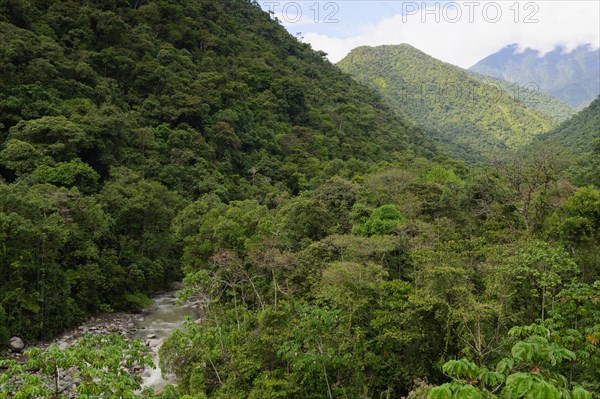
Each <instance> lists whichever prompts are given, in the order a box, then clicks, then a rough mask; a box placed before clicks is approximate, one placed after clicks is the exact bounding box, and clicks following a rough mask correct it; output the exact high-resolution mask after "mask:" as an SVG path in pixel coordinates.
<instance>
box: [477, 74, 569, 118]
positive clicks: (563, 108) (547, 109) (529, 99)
mask: <svg viewBox="0 0 600 399" xmlns="http://www.w3.org/2000/svg"><path fill="white" fill-rule="evenodd" d="M469 72H470V74H471V76H472V77H473V78H475V79H477V80H479V81H480V82H483V83H488V84H491V85H493V86H496V87H498V88H500V89H502V90H504V91H506V93H507V94H508V95H509V96H511V97H513V98H514V99H516V100H519V101H521V102H522V103H523V104H525V105H526V106H527V107H529V108H533V109H537V110H539V111H540V112H542V113H544V114H546V115H548V116H551V117H553V118H554V119H556V120H557V121H558V122H564V121H566V120H567V119H569V118H570V117H572V116H573V115H575V114H576V113H577V110H576V109H575V108H573V107H571V106H570V105H569V104H567V103H565V102H563V101H561V100H559V99H558V98H555V97H552V96H551V95H549V94H546V93H544V92H541V91H539V90H537V88H536V87H534V86H521V85H519V84H517V83H512V82H507V81H506V80H502V79H496V78H493V77H491V76H487V75H482V74H480V73H477V72H471V71H469Z"/></svg>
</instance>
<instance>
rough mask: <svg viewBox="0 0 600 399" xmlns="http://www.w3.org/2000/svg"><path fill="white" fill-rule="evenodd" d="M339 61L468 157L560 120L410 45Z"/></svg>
mask: <svg viewBox="0 0 600 399" xmlns="http://www.w3.org/2000/svg"><path fill="white" fill-rule="evenodd" d="M338 66H339V67H340V69H341V70H342V71H344V72H348V73H350V74H351V75H353V76H354V77H355V78H356V79H357V80H358V81H360V82H364V83H366V84H367V85H369V86H370V87H371V88H373V89H374V90H376V91H378V92H379V93H380V94H381V95H382V96H383V97H384V98H385V99H386V100H387V101H388V103H389V104H390V105H391V106H392V107H394V109H396V110H397V111H398V112H400V113H403V114H405V115H407V117H409V118H410V119H412V120H413V121H414V122H415V123H416V124H418V125H420V126H422V127H423V128H424V129H425V130H427V131H429V132H432V134H433V135H434V137H435V138H436V139H437V140H438V141H439V142H440V144H441V145H442V146H443V147H444V148H445V149H446V150H447V151H449V152H450V153H451V154H452V155H454V156H456V157H460V158H462V159H463V160H469V161H478V160H480V159H481V158H482V154H484V153H486V152H489V151H492V150H494V149H497V148H504V147H518V146H521V145H524V144H527V143H529V142H530V141H531V139H532V137H533V136H535V135H536V134H539V133H543V132H545V131H547V130H549V129H551V128H552V127H554V126H555V125H556V122H555V121H554V120H553V118H550V117H548V116H546V115H544V114H542V113H541V112H539V111H536V110H532V109H529V108H527V107H526V106H525V105H524V104H522V103H521V102H518V101H515V100H514V99H513V98H511V96H509V95H508V94H507V93H506V92H505V91H504V90H502V89H500V88H498V87H496V86H493V85H489V84H484V83H481V82H480V81H478V80H477V79H475V78H473V77H472V76H471V75H470V74H469V73H468V72H466V71H464V70H462V69H461V68H458V67H456V66H454V65H450V64H447V63H444V62H441V61H439V60H436V59H435V58H433V57H430V56H428V55H427V54H425V53H423V52H421V51H419V50H417V49H415V48H413V47H411V46H409V45H406V44H404V45H399V46H379V47H374V48H373V47H359V48H357V49H354V50H353V51H351V52H350V53H349V54H348V56H346V58H344V59H343V60H342V61H340V62H339V63H338Z"/></svg>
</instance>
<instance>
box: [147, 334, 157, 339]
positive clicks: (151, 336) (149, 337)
mask: <svg viewBox="0 0 600 399" xmlns="http://www.w3.org/2000/svg"><path fill="white" fill-rule="evenodd" d="M154 338H156V334H148V335H146V339H154Z"/></svg>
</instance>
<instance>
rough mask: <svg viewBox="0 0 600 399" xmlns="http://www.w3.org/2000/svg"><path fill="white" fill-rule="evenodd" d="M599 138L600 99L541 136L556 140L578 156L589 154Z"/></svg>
mask: <svg viewBox="0 0 600 399" xmlns="http://www.w3.org/2000/svg"><path fill="white" fill-rule="evenodd" d="M599 137H600V97H598V98H596V99H595V100H594V101H593V102H592V103H591V104H590V105H589V106H587V107H586V108H585V109H583V110H582V111H580V112H578V113H577V114H576V115H575V116H573V117H572V118H571V119H569V120H568V121H566V122H564V123H563V124H561V125H560V126H558V127H557V128H555V129H553V130H552V131H550V132H548V133H546V134H544V135H543V136H541V138H553V139H557V140H559V141H560V142H561V143H563V144H564V145H565V146H567V147H570V148H572V149H573V150H574V151H575V152H576V153H578V154H587V153H589V152H590V151H591V149H592V146H591V143H593V142H594V140H595V139H597V138H599Z"/></svg>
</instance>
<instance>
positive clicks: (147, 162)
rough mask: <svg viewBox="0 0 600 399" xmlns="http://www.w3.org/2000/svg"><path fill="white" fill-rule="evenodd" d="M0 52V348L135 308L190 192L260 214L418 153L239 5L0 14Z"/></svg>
mask: <svg viewBox="0 0 600 399" xmlns="http://www.w3.org/2000/svg"><path fill="white" fill-rule="evenodd" d="M0 37H1V38H2V40H1V41H0V59H1V63H0V79H1V83H0V143H1V145H0V175H1V176H2V183H0V193H1V194H0V225H1V226H2V229H1V231H2V233H1V234H0V240H1V242H2V243H1V244H0V248H3V250H2V251H3V252H2V257H1V258H2V259H1V260H0V271H1V273H0V274H1V275H2V276H3V277H4V278H2V281H1V282H0V288H1V289H0V292H1V294H0V321H2V328H0V331H2V332H3V333H2V334H0V337H1V338H2V340H3V339H5V338H6V334H7V329H8V330H9V331H10V332H11V333H12V334H19V335H21V336H23V337H25V338H32V337H46V336H49V335H52V334H54V333H56V332H58V331H60V330H62V329H64V328H66V327H68V326H71V325H73V324H74V323H76V322H77V320H80V319H81V318H82V317H83V316H84V315H85V314H87V313H88V312H96V311H98V310H99V309H110V308H127V307H132V306H133V307H136V306H141V304H143V303H144V297H143V295H141V293H149V292H152V291H153V290H155V289H157V288H159V287H160V286H162V285H163V284H164V283H165V281H168V280H170V279H173V278H176V276H177V275H179V274H180V259H179V258H180V246H179V244H178V243H176V242H174V241H173V237H172V235H171V234H170V226H171V221H172V220H173V218H174V217H175V215H176V214H177V212H178V211H179V210H180V209H181V208H182V207H183V206H184V205H185V204H186V203H187V201H189V200H193V199H196V198H198V197H199V196H201V195H202V194H205V193H213V194H215V193H216V194H217V195H218V196H219V197H220V198H221V199H222V200H226V201H230V200H235V199H251V198H252V199H255V200H258V201H259V202H260V203H263V204H270V206H274V205H275V204H277V203H278V201H280V199H279V198H281V196H285V195H287V194H285V193H288V194H297V193H299V192H301V191H303V190H305V189H307V188H310V187H314V186H315V185H316V184H318V183H319V182H322V181H325V180H326V179H328V178H330V177H331V176H333V175H336V174H342V175H348V176H353V175H354V174H362V173H365V171H366V169H367V168H368V167H369V165H371V164H373V163H375V162H378V161H384V160H387V161H394V160H398V159H403V158H404V157H405V156H412V155H409V154H411V153H414V154H425V153H428V152H429V150H428V149H426V148H425V147H426V146H427V144H426V142H424V141H423V140H422V137H421V133H420V131H419V130H418V129H416V128H414V127H411V126H408V124H407V123H405V122H404V121H402V120H401V119H400V118H398V117H396V116H395V115H394V113H393V112H391V111H390V110H389V109H388V108H387V107H386V106H385V105H383V104H382V103H381V102H380V101H379V100H378V99H377V98H376V97H375V96H373V95H372V94H371V93H370V92H369V90H368V89H366V88H364V87H362V86H360V85H358V84H356V83H354V82H353V81H352V80H351V79H350V78H349V77H347V76H345V75H343V74H341V73H340V72H339V70H337V68H335V67H333V66H332V65H331V64H329V63H328V62H327V61H326V60H324V58H323V54H321V53H318V52H314V51H312V50H311V49H310V47H309V46H308V45H306V44H301V43H299V42H298V41H297V40H296V39H295V38H293V37H292V36H290V35H289V34H288V33H287V32H286V31H285V30H284V29H283V28H282V27H280V26H279V25H278V24H277V23H275V22H274V21H272V20H271V19H270V16H269V15H268V14H266V13H264V12H262V11H261V10H260V9H259V8H258V7H257V6H256V5H253V4H251V3H250V2H248V1H246V0H228V1H223V2H220V1H219V2H217V1H212V0H201V1H180V2H171V1H149V2H146V1H144V2H137V3H136V4H135V5H133V4H130V3H129V2H128V1H105V2H78V1H31V2H2V3H1V4H0ZM415 143H419V144H417V145H416V144H415Z"/></svg>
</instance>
